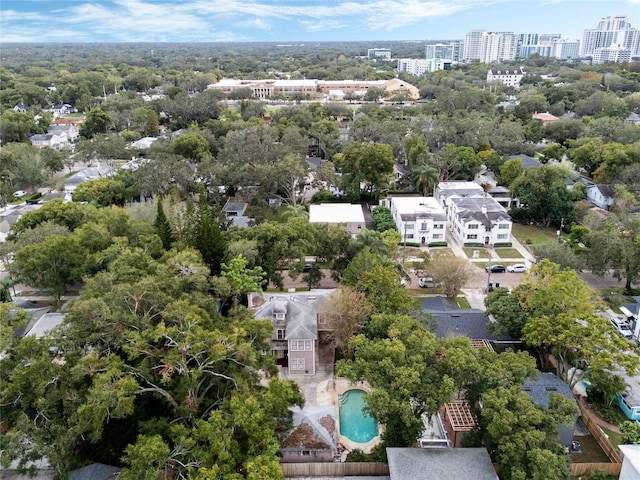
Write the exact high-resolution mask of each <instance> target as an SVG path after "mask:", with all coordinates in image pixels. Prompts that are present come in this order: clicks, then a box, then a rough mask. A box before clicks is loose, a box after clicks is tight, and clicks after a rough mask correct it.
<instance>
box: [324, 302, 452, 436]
mask: <svg viewBox="0 0 640 480" xmlns="http://www.w3.org/2000/svg"><path fill="white" fill-rule="evenodd" d="M367 331H368V334H367V335H364V334H359V335H356V336H355V337H352V339H351V340H350V342H349V345H350V348H351V349H352V350H353V352H354V359H353V360H339V361H338V362H337V365H336V367H337V368H336V371H337V373H338V375H340V376H345V377H347V378H349V379H351V380H352V381H356V380H366V381H368V382H369V384H370V385H371V386H372V388H373V390H372V391H371V392H370V393H369V394H368V395H367V406H368V409H369V411H370V412H371V414H372V416H373V417H374V418H375V419H376V421H377V422H378V423H380V424H383V425H385V432H384V433H383V434H382V438H383V442H384V446H388V447H392V446H410V445H413V444H414V443H415V441H416V440H417V438H418V435H419V434H420V431H421V429H422V428H423V424H422V420H421V415H422V414H427V415H432V414H435V413H436V412H437V411H438V409H439V408H440V407H441V406H442V405H443V404H444V403H446V402H447V401H449V400H450V399H451V397H452V395H453V392H454V382H453V379H452V378H450V377H449V376H448V375H442V374H440V373H439V372H438V371H437V369H436V368H435V366H436V364H437V362H438V357H439V353H440V348H439V346H438V342H437V340H436V338H435V335H434V334H433V333H431V332H429V331H427V330H426V329H425V328H424V327H423V326H422V325H421V324H420V323H419V322H418V321H417V320H415V319H413V318H411V317H407V316H401V315H392V314H391V315H374V316H373V317H372V319H371V323H370V324H369V327H368V328H367Z"/></svg>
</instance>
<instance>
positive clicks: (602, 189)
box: [586, 183, 615, 210]
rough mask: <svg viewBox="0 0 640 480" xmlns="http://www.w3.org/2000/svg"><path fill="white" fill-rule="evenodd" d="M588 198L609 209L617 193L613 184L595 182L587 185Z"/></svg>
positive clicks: (595, 203)
mask: <svg viewBox="0 0 640 480" xmlns="http://www.w3.org/2000/svg"><path fill="white" fill-rule="evenodd" d="M586 190H587V192H586V193H587V200H589V201H590V202H591V203H593V204H594V205H595V206H596V207H600V208H603V209H605V210H609V209H610V208H611V206H612V205H613V201H614V196H615V193H614V191H613V185H609V184H603V183H595V184H591V185H587V189H586Z"/></svg>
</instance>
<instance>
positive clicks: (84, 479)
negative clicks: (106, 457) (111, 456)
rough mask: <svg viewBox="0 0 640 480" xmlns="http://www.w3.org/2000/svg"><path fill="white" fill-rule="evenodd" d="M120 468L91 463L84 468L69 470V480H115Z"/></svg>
mask: <svg viewBox="0 0 640 480" xmlns="http://www.w3.org/2000/svg"><path fill="white" fill-rule="evenodd" d="M120 470H121V469H120V468H118V467H114V466H112V465H106V464H104V463H92V464H91V465H87V466H86V467H82V468H78V469H77V470H71V471H70V472H69V480H115V479H116V478H118V475H120Z"/></svg>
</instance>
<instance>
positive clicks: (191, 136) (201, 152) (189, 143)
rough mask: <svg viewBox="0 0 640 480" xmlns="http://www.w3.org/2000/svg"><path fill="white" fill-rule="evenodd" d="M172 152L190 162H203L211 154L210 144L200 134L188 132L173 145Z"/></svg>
mask: <svg viewBox="0 0 640 480" xmlns="http://www.w3.org/2000/svg"><path fill="white" fill-rule="evenodd" d="M171 151H172V152H173V153H175V154H177V155H181V156H183V157H185V158H188V159H190V160H193V161H196V162H201V161H202V160H204V159H205V158H207V157H208V156H209V155H210V153H209V142H207V139H206V138H204V137H203V136H202V135H200V134H199V133H198V132H194V131H191V132H186V133H183V134H182V135H180V136H178V138H176V139H175V140H174V141H173V142H172V143H171Z"/></svg>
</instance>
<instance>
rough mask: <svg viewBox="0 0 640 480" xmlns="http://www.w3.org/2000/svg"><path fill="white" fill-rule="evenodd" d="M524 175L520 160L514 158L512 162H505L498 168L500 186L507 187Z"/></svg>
mask: <svg viewBox="0 0 640 480" xmlns="http://www.w3.org/2000/svg"><path fill="white" fill-rule="evenodd" d="M523 173H524V168H523V167H522V160H521V159H519V158H514V159H512V160H506V161H505V162H504V163H503V164H502V165H501V166H500V176H499V183H500V185H505V186H507V187H509V186H510V185H511V184H512V183H513V182H514V181H515V180H516V178H518V177H519V176H520V175H522V174H523Z"/></svg>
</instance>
